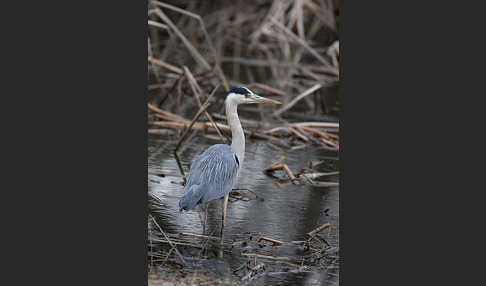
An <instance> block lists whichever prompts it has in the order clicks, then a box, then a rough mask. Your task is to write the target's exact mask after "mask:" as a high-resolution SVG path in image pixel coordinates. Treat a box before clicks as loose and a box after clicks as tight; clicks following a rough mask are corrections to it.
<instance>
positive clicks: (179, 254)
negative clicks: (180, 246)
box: [150, 215, 186, 265]
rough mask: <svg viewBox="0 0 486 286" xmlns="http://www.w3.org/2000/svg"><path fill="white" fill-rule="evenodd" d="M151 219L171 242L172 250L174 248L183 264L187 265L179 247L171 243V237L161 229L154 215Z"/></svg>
mask: <svg viewBox="0 0 486 286" xmlns="http://www.w3.org/2000/svg"><path fill="white" fill-rule="evenodd" d="M150 217H151V218H152V220H153V222H154V223H155V225H156V226H157V227H158V228H159V230H160V232H162V234H163V235H164V237H165V239H166V240H167V241H168V242H169V244H170V246H172V248H174V250H175V252H176V253H177V255H178V256H179V258H180V259H181V261H182V263H183V264H184V265H185V264H186V261H185V260H184V257H182V255H181V253H180V252H179V250H177V247H176V246H175V245H174V244H173V243H172V241H170V239H169V237H168V236H167V235H166V234H165V232H164V230H163V229H162V228H161V227H160V225H159V224H158V223H157V221H156V220H155V218H154V217H153V216H152V215H150Z"/></svg>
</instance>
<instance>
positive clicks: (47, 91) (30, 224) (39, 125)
mask: <svg viewBox="0 0 486 286" xmlns="http://www.w3.org/2000/svg"><path fill="white" fill-rule="evenodd" d="M406 3H407V4H404V3H396V2H394V3H390V2H384V3H380V4H372V3H371V2H362V1H361V2H353V3H350V2H345V3H341V7H340V22H341V24H340V49H341V50H340V60H341V74H340V81H341V83H340V93H341V94H340V98H341V107H342V109H341V114H340V115H341V118H340V120H341V122H340V131H341V135H340V136H341V142H340V160H341V162H340V166H341V170H340V174H341V183H340V188H341V195H340V201H341V207H340V210H341V214H340V225H341V234H340V239H341V243H340V245H341V255H340V256H341V261H342V265H341V273H340V279H341V281H340V282H341V283H344V285H356V284H373V285H379V284H387V285H389V284H393V285H410V284H436V283H438V280H439V279H440V280H446V282H449V283H452V284H458V283H461V284H464V283H465V282H468V281H470V280H472V279H473V278H472V277H471V276H470V275H469V274H468V273H467V272H471V271H472V270H474V269H475V267H474V265H480V262H479V264H472V265H469V264H468V261H469V258H468V257H467V256H466V255H468V254H472V255H474V254H475V253H477V249H475V248H474V249H469V248H468V246H469V245H471V243H470V241H471V240H474V239H477V237H478V236H476V235H473V234H471V233H470V232H469V230H468V228H469V225H472V226H473V227H475V228H477V227H480V226H481V224H480V223H481V221H478V223H477V224H472V223H471V222H472V221H473V219H474V218H475V217H479V218H480V217H481V216H480V215H478V214H477V212H478V211H479V210H480V209H481V205H479V203H480V202H481V201H480V200H475V199H473V198H471V197H470V196H468V195H467V194H469V193H468V192H467V191H468V190H475V192H477V193H480V192H481V190H482V189H481V186H482V184H480V182H479V183H478V184H475V183H474V181H473V180H471V175H474V174H476V173H478V172H477V171H470V170H466V169H465V168H464V166H469V163H467V162H466V160H467V159H471V160H473V161H480V158H481V156H480V155H479V154H476V153H474V152H472V151H470V150H472V148H470V147H469V146H470V144H469V143H465V141H466V140H467V139H470V138H471V137H473V136H474V135H475V134H477V133H482V132H481V130H482V129H481V126H478V128H472V127H471V124H473V123H474V122H479V123H480V122H482V120H481V118H482V117H481V114H482V113H481V106H482V105H475V104H471V101H470V98H467V99H466V98H465V96H466V95H473V96H474V95H476V97H478V98H480V97H482V94H481V92H482V91H481V89H478V88H480V85H478V86H474V84H475V83H481V82H482V80H481V78H482V76H481V73H480V72H479V73H474V72H472V69H470V65H472V66H478V63H480V62H481V59H482V58H481V57H480V56H478V57H477V58H476V57H473V58H471V57H472V56H471V55H472V53H473V52H474V50H475V49H477V50H479V51H481V48H482V46H481V44H479V43H473V44H470V43H471V41H475V40H476V39H478V38H481V36H469V34H468V32H470V31H471V30H472V29H474V28H475V27H480V26H481V25H479V26H478V25H473V23H474V20H473V19H477V17H474V16H479V15H473V14H474V13H475V11H481V10H480V9H472V8H470V7H468V8H467V9H465V8H464V7H462V6H461V7H458V6H457V5H451V6H449V7H447V6H446V5H447V4H444V3H442V4H440V5H441V6H440V7H438V6H432V5H431V6H426V5H427V4H425V3H423V2H417V3H415V4H412V3H410V2H406ZM62 4H64V6H63V5H62ZM62 4H55V3H52V4H47V3H29V4H27V3H17V4H16V5H18V6H16V7H8V8H5V9H2V10H3V12H4V13H5V12H8V13H7V14H11V15H10V18H9V19H8V20H7V21H6V23H5V24H4V25H3V28H2V29H3V30H4V33H3V34H4V37H6V38H5V39H4V41H3V42H4V46H3V50H4V52H3V53H2V56H3V59H4V63H5V64H4V65H3V68H4V70H5V73H4V75H3V81H2V83H3V89H2V91H3V92H2V95H3V99H4V100H3V103H2V104H1V106H2V107H3V108H2V110H3V111H4V112H2V119H3V120H2V127H3V128H2V130H3V131H4V132H3V134H2V137H3V140H2V141H3V142H2V143H3V144H2V147H3V148H2V153H3V156H2V158H3V160H2V161H3V165H4V170H3V174H2V179H3V180H2V182H3V183H4V185H3V186H2V193H3V194H4V196H3V198H2V203H3V208H2V216H1V217H2V233H3V235H2V236H3V237H2V238H3V240H4V241H3V242H2V246H3V251H2V257H3V260H5V262H6V263H5V264H4V269H3V271H2V272H3V273H4V275H2V276H3V277H2V278H3V279H12V281H13V282H15V283H16V284H24V282H25V280H26V279H31V283H35V284H45V283H49V284H50V285H54V284H61V285H65V284H70V285H86V284H88V283H89V284H102V283H105V284H117V285H145V283H147V274H146V271H147V267H146V266H147V265H146V263H147V261H146V253H147V251H146V216H147V213H146V212H147V211H146V201H147V192H146V190H147V186H146V181H147V180H146V177H147V174H146V172H147V168H146V158H147V154H146V152H147V145H146V144H147V141H146V140H147V137H146V134H147V131H146V129H147V126H146V97H145V96H146V92H147V85H146V83H147V82H146V81H147V68H146V67H147V65H146V59H147V48H146V47H147V38H146V35H147V34H146V31H147V26H146V25H147V24H146V23H147V16H146V15H147V14H146V11H147V7H146V5H147V3H146V2H144V1H127V2H122V1H116V2H115V1H114V2H105V1H103V2H94V3H93V4H89V3H87V2H77V3H75V4H74V3H69V4H67V3H64V2H62ZM446 10H447V11H448V12H445V11H446ZM10 12H11V13H10ZM477 13H478V12H477ZM451 15H454V17H451ZM457 15H463V16H464V15H466V16H465V17H466V19H464V20H458V17H459V16H457ZM480 32H481V29H480V28H479V30H478V35H480ZM479 55H481V53H479ZM466 105H467V106H466ZM471 105H473V106H471ZM475 108H476V109H475ZM461 111H462V113H459V112H461ZM345 138H346V139H345ZM344 141H346V143H344ZM473 141H475V143H476V146H477V145H479V146H481V141H476V140H473ZM468 142H469V141H468ZM478 142H479V144H478ZM472 143H473V142H471V144H472ZM468 151H469V152H468ZM113 162H117V164H113ZM464 194H466V195H464ZM461 207H462V209H461V210H459V209H460V208H461ZM474 214H476V215H474ZM461 215H462V216H461ZM464 215H465V216H464ZM464 231H465V232H466V233H464ZM461 238H462V239H461ZM344 257H346V258H344ZM476 268H477V266H476ZM465 270H466V271H467V272H466V273H464V271H465ZM353 280H355V281H353Z"/></svg>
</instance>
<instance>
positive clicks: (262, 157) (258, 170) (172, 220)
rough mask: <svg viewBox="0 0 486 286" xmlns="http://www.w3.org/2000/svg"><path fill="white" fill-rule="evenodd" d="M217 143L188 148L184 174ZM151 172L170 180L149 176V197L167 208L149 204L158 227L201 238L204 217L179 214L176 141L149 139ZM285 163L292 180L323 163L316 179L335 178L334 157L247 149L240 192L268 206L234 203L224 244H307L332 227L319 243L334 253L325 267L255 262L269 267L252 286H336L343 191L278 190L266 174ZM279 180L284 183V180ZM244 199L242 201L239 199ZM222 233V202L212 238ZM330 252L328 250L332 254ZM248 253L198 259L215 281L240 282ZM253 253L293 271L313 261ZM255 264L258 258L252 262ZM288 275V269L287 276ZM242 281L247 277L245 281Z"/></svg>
mask: <svg viewBox="0 0 486 286" xmlns="http://www.w3.org/2000/svg"><path fill="white" fill-rule="evenodd" d="M216 143H219V142H218V141H215V140H211V139H207V138H204V137H201V136H195V137H193V138H191V139H190V141H187V142H186V143H185V145H184V149H183V150H182V151H179V153H178V154H179V157H180V159H181V164H182V165H183V168H184V171H185V172H186V174H187V173H188V172H189V167H190V164H191V163H192V160H193V159H194V158H195V157H196V156H197V155H199V154H200V153H202V152H203V151H204V150H205V149H206V148H208V147H209V146H210V145H212V144H216ZM148 146H149V152H148V170H149V172H152V173H164V174H167V175H166V176H165V177H160V176H156V175H151V174H149V176H148V190H149V192H151V193H152V194H154V195H155V196H157V197H158V198H160V199H161V200H162V202H163V206H162V207H160V205H159V206H156V205H155V204H152V203H150V201H149V212H150V214H152V215H153V217H154V218H155V219H156V221H157V223H158V224H159V225H160V226H161V227H162V229H164V231H165V232H167V233H173V234H175V233H180V232H185V233H197V234H202V225H201V219H200V214H201V213H200V210H199V209H198V208H196V209H195V210H194V211H190V212H184V213H181V212H179V209H178V203H179V198H180V197H181V196H182V195H183V189H184V188H183V186H182V185H181V182H182V177H180V176H179V175H178V174H179V169H178V167H177V163H176V160H175V159H174V156H173V153H172V151H173V150H174V147H175V141H174V140H171V139H170V138H168V136H158V135H150V136H149V140H148ZM282 155H285V156H286V159H285V161H284V163H285V164H287V165H288V167H289V168H290V169H291V170H292V171H293V172H294V173H299V172H300V171H301V169H303V168H305V167H308V165H309V162H310V161H311V160H324V161H325V162H324V163H323V164H320V165H318V166H317V167H314V170H316V171H319V172H326V171H327V172H329V171H333V170H338V169H339V168H338V160H337V153H334V152H329V151H327V150H324V149H316V148H315V147H308V148H304V149H298V150H294V151H287V152H286V153H284V152H283V151H282V150H279V149H278V148H275V147H273V146H270V145H268V144H267V143H266V142H265V141H253V140H252V141H249V140H247V143H246V154H245V162H244V165H243V169H242V171H241V173H240V175H239V179H238V183H237V186H236V187H237V188H239V189H249V190H251V191H253V192H254V193H255V194H257V195H258V196H259V197H261V198H263V200H260V199H256V198H255V195H253V194H252V193H250V192H247V191H241V192H240V194H242V195H244V196H243V198H244V199H241V196H239V197H238V196H237V197H233V198H231V197H230V202H229V204H228V210H227V224H226V227H225V244H227V242H228V243H229V244H231V242H235V241H241V240H245V239H247V238H248V237H249V236H251V237H257V236H258V235H263V236H266V237H270V238H273V239H277V240H281V241H284V242H291V241H301V240H305V238H306V237H305V234H306V233H308V232H310V231H312V230H313V229H315V228H317V227H319V226H321V225H323V224H324V223H330V224H331V228H330V230H329V229H328V230H324V231H323V232H322V233H321V234H319V236H321V237H322V238H324V239H325V240H326V241H327V242H328V243H329V245H330V247H327V249H328V252H329V251H331V252H334V253H331V254H328V253H326V255H329V257H331V258H330V259H327V260H326V262H325V263H323V262H322V261H321V262H319V263H318V264H314V265H312V263H308V262H309V260H304V263H303V264H304V265H306V264H310V265H311V267H310V268H308V269H307V271H304V272H302V271H301V272H296V273H292V272H288V271H283V270H282V269H283V268H285V267H284V266H285V265H283V264H281V263H280V262H279V261H275V260H270V259H265V258H258V262H259V263H264V264H265V274H262V275H261V276H259V277H258V278H255V279H254V280H253V281H252V284H256V285H266V284H272V285H336V284H338V283H339V282H338V279H339V268H338V267H339V261H338V259H339V255H338V254H337V251H338V249H339V237H338V232H339V188H338V187H312V186H309V185H294V184H291V183H287V184H282V185H281V186H280V188H281V189H280V190H279V189H278V188H277V187H276V186H275V185H274V183H273V182H274V180H275V179H274V178H272V177H270V176H267V175H266V174H264V173H263V170H264V169H265V168H266V167H268V166H269V165H270V164H271V163H272V162H274V161H276V160H277V159H279V158H280V156H282ZM275 175H276V176H278V177H280V178H286V176H285V175H284V174H283V173H282V172H276V173H275ZM325 180H326V181H335V182H337V181H338V177H337V176H333V177H329V178H325ZM238 198H240V199H238ZM220 225H221V200H217V201H213V202H212V203H211V204H210V205H209V210H208V219H207V229H206V232H207V233H213V235H214V236H219V230H220ZM329 249H331V250H329ZM180 251H181V253H182V255H183V256H184V257H185V258H186V257H187V258H188V260H189V261H190V258H191V256H193V255H194V254H193V253H191V252H190V251H186V250H185V249H184V248H181V249H180ZM243 252H245V249H244V248H242V249H230V248H229V247H225V248H224V253H223V257H222V258H218V257H217V256H214V257H211V255H208V258H207V259H203V260H201V259H198V260H197V261H198V263H197V264H198V265H199V266H195V265H193V267H195V268H197V267H202V268H204V269H207V270H209V271H211V272H213V273H214V274H215V275H220V276H225V275H232V278H233V280H236V281H238V280H239V278H241V276H242V275H241V274H240V275H237V274H235V273H233V272H234V271H235V270H236V269H238V268H239V267H240V266H241V265H242V264H244V263H245V262H247V261H248V258H247V257H246V256H242V255H241V253H243ZM247 252H252V253H259V254H263V255H272V256H278V257H289V258H290V259H291V263H293V264H299V265H301V262H302V261H303V260H302V258H303V257H305V256H308V255H309V253H308V252H305V251H304V250H302V249H300V248H299V247H296V246H293V245H291V244H284V245H283V246H280V247H272V246H267V247H263V248H261V249H258V248H257V249H251V251H247ZM252 259H253V258H252ZM286 269H287V270H289V267H287V268H286ZM243 275H244V273H243Z"/></svg>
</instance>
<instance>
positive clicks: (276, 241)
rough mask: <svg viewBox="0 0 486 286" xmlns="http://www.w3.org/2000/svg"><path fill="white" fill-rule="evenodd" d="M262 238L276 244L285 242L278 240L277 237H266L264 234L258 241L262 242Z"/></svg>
mask: <svg viewBox="0 0 486 286" xmlns="http://www.w3.org/2000/svg"><path fill="white" fill-rule="evenodd" d="M262 240H266V241H268V242H271V243H273V244H274V245H282V244H283V241H280V240H276V239H273V238H269V237H264V236H260V237H259V238H258V239H257V241H256V242H260V241H262Z"/></svg>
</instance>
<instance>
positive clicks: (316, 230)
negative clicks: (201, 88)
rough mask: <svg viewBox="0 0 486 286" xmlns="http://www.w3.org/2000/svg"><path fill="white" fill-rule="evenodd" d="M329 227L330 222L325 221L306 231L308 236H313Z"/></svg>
mask: <svg viewBox="0 0 486 286" xmlns="http://www.w3.org/2000/svg"><path fill="white" fill-rule="evenodd" d="M330 227H331V224H330V223H325V224H323V225H321V226H320V227H318V228H316V229H314V230H313V231H311V232H309V233H307V234H308V235H309V236H310V237H314V236H315V235H316V234H318V233H319V232H321V231H323V230H325V229H326V228H330Z"/></svg>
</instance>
